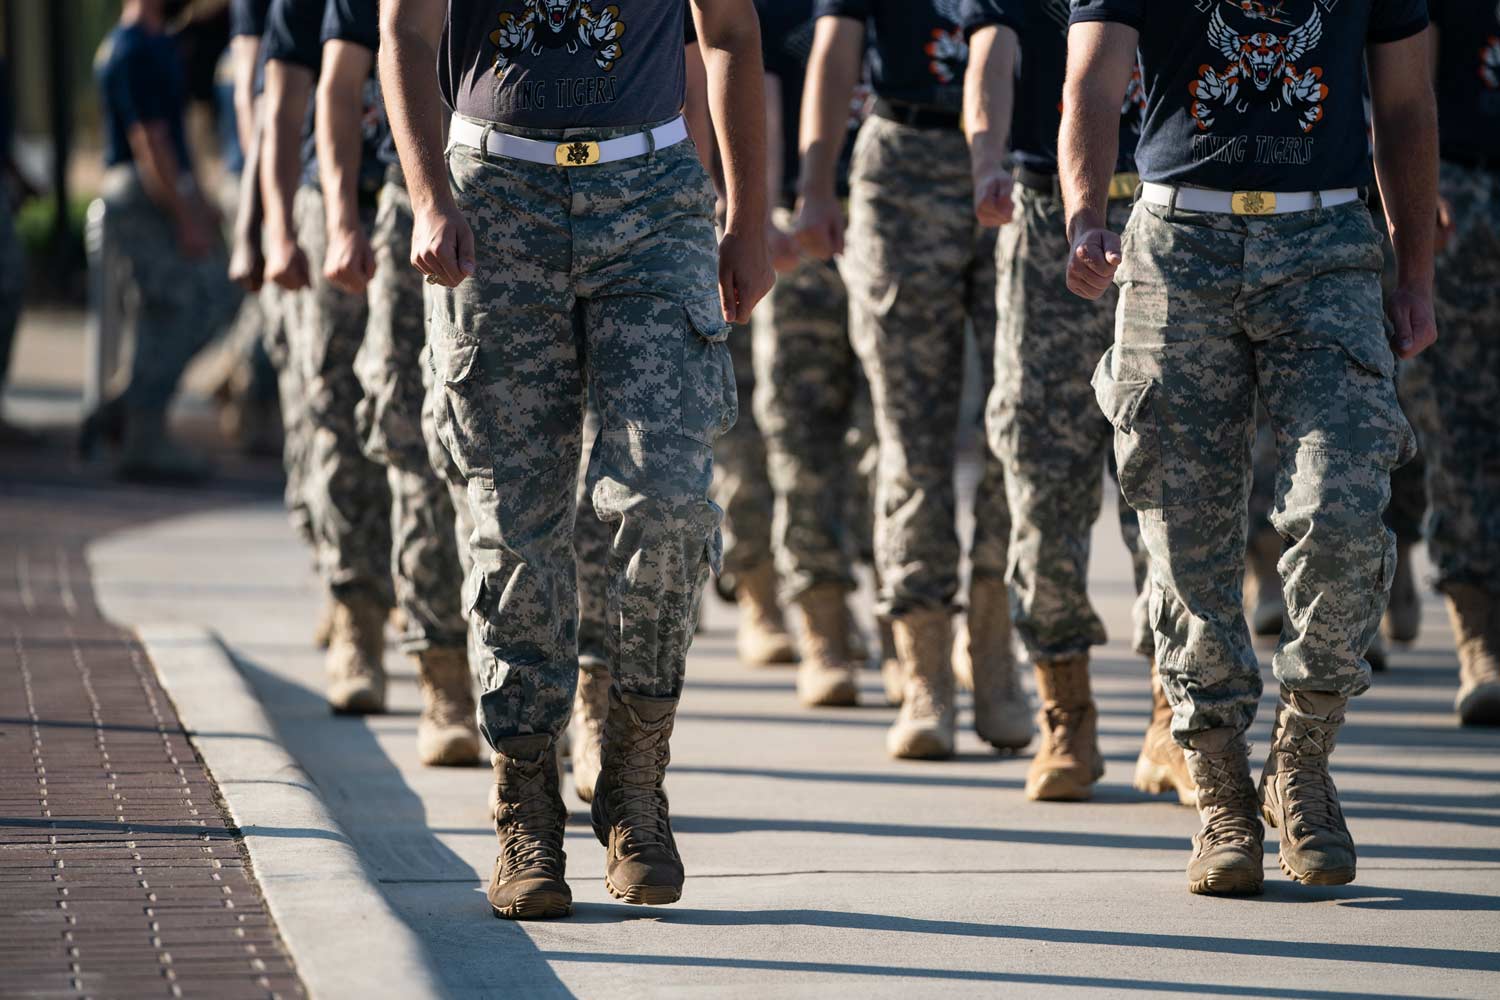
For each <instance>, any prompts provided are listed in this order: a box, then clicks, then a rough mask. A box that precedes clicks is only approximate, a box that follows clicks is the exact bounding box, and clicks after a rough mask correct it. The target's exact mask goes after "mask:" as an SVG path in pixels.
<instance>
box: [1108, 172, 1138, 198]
mask: <svg viewBox="0 0 1500 1000" xmlns="http://www.w3.org/2000/svg"><path fill="white" fill-rule="evenodd" d="M1140 186H1141V175H1140V174H1135V173H1129V174H1115V175H1114V176H1113V177H1111V178H1110V179H1109V200H1110V201H1128V200H1130V199H1131V198H1134V197H1135V189H1136V188H1138V187H1140Z"/></svg>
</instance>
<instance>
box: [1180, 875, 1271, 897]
mask: <svg viewBox="0 0 1500 1000" xmlns="http://www.w3.org/2000/svg"><path fill="white" fill-rule="evenodd" d="M1265 882H1266V876H1265V873H1264V872H1262V871H1260V870H1259V869H1255V870H1253V871H1252V870H1249V869H1238V868H1221V869H1217V870H1215V871H1211V872H1209V873H1208V874H1207V875H1204V876H1203V877H1202V878H1200V879H1198V880H1196V881H1190V882H1188V892H1191V893H1192V894H1193V895H1195V896H1258V895H1260V894H1261V893H1262V892H1264V891H1265Z"/></svg>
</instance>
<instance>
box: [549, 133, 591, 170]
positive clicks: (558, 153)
mask: <svg viewBox="0 0 1500 1000" xmlns="http://www.w3.org/2000/svg"><path fill="white" fill-rule="evenodd" d="M552 157H553V159H554V160H556V161H557V165H558V166H559V167H592V166H593V165H594V164H596V163H598V162H599V144H598V143H597V142H590V141H585V140H582V139H580V140H578V141H576V142H560V143H558V144H557V148H556V149H554V150H553V151H552Z"/></svg>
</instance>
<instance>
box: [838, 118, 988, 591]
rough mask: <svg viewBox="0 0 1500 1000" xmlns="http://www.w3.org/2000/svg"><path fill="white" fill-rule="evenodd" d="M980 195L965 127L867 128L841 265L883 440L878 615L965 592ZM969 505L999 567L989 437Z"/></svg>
mask: <svg viewBox="0 0 1500 1000" xmlns="http://www.w3.org/2000/svg"><path fill="white" fill-rule="evenodd" d="M972 201H973V184H972V181H971V180H970V176H969V153H968V146H967V144H966V143H965V141H964V137H963V135H962V134H961V133H959V132H958V131H956V130H954V131H950V130H946V129H920V128H913V127H910V126H906V125H899V124H896V123H894V122H890V121H887V120H885V119H883V118H879V117H872V118H870V119H869V120H867V121H866V122H865V124H864V126H863V127H862V128H861V129H860V133H859V138H858V139H857V140H856V142H855V148H854V162H853V166H852V169H851V173H850V197H849V229H848V238H847V245H848V249H847V250H846V252H845V256H844V268H843V275H844V284H845V287H846V288H847V289H848V291H849V319H850V330H851V333H852V336H853V340H854V347H855V350H856V351H857V352H858V353H859V358H860V362H861V364H862V365H863V366H864V370H865V375H866V377H867V378H868V379H869V382H870V396H871V400H872V402H873V404H874V409H875V429H876V436H877V438H878V440H879V442H880V471H879V484H878V487H877V491H876V497H875V564H876V572H877V575H878V576H879V578H880V595H879V601H878V605H877V609H878V611H879V612H880V613H881V614H884V615H892V616H899V615H902V614H906V613H907V612H909V611H915V610H919V609H923V608H951V607H953V606H954V604H955V599H956V597H957V594H958V582H959V581H958V570H959V540H958V534H957V530H956V520H955V519H956V514H957V501H956V494H955V489H954V482H953V477H954V468H955V464H956V459H957V444H956V435H957V433H958V430H959V427H958V424H959V398H960V395H961V390H962V387H963V383H964V329H965V324H966V322H967V323H968V324H969V325H970V326H971V328H972V330H973V334H974V337H975V340H976V342H977V344H978V347H979V356H980V363H981V365H982V371H983V373H984V382H985V386H984V388H985V391H986V392H988V388H989V387H988V382H989V378H990V375H989V373H990V371H991V368H992V363H993V352H994V339H995V262H994V252H995V231H994V230H985V229H980V228H978V227H977V226H976V225H975V223H974V210H973V206H972ZM974 505H975V506H974V518H975V531H974V538H973V541H972V543H971V547H970V553H969V555H970V561H971V564H972V567H973V572H974V573H975V574H978V575H981V576H983V575H989V576H996V577H999V576H1003V575H1004V574H1005V565H1006V551H1005V550H1006V544H1007V541H1008V539H1009V535H1010V516H1009V512H1008V511H1007V509H1006V505H1005V486H1004V482H1003V475H1002V473H1001V471H1000V465H999V463H998V462H996V461H995V460H994V458H993V456H991V455H990V454H989V453H988V450H987V449H986V451H985V455H984V467H983V469H982V471H981V475H980V480H979V486H978V490H977V493H976V497H975V501H974Z"/></svg>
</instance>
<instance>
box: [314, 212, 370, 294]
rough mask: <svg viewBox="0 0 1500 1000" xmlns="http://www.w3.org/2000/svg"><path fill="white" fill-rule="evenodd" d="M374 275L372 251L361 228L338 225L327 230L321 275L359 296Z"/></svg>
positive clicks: (367, 238) (339, 288)
mask: <svg viewBox="0 0 1500 1000" xmlns="http://www.w3.org/2000/svg"><path fill="white" fill-rule="evenodd" d="M374 276H375V251H374V250H373V249H372V248H371V247H370V238H369V237H368V236H366V235H365V231H364V229H362V228H361V227H359V226H358V225H355V226H353V227H347V226H340V227H337V228H335V229H333V230H332V231H331V232H330V233H329V239H328V256H326V257H325V258H323V277H325V278H327V279H328V283H329V284H330V285H332V286H333V287H334V288H337V289H338V290H339V291H341V292H346V293H348V294H350V295H363V294H364V291H365V288H366V287H368V286H369V284H370V279H371V278H373V277H374Z"/></svg>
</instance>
